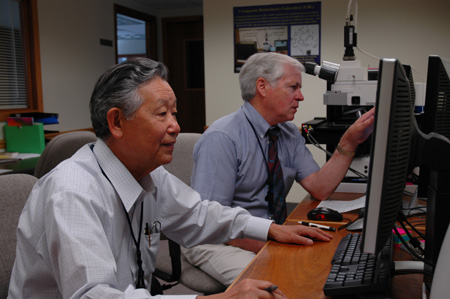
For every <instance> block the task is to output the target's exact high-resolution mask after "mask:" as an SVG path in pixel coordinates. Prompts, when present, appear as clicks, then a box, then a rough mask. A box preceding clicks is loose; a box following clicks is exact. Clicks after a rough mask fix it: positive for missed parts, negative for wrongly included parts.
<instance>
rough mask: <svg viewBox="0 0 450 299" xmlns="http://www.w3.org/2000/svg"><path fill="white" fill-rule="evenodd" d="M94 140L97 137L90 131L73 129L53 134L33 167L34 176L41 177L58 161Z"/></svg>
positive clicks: (68, 156)
mask: <svg viewBox="0 0 450 299" xmlns="http://www.w3.org/2000/svg"><path fill="white" fill-rule="evenodd" d="M96 140H97V137H96V136H95V134H94V133H93V132H90V131H74V132H67V133H62V134H59V135H57V136H55V137H54V138H53V139H52V140H50V142H49V143H48V144H47V145H46V146H45V149H44V151H43V152H42V155H41V156H40V158H39V160H38V162H37V164H36V168H35V169H34V176H35V177H37V178H41V177H43V176H44V175H45V174H47V172H49V171H50V170H52V169H53V168H54V167H55V166H56V165H58V164H59V163H60V162H62V161H63V160H65V159H68V158H70V157H71V156H72V155H73V154H74V153H75V152H76V151H77V150H79V149H80V148H81V147H82V146H83V145H85V144H86V143H89V142H95V141H96Z"/></svg>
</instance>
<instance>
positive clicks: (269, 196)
mask: <svg viewBox="0 0 450 299" xmlns="http://www.w3.org/2000/svg"><path fill="white" fill-rule="evenodd" d="M244 116H245V118H246V119H247V121H248V123H249V124H250V127H252V130H253V133H254V134H255V137H256V141H258V145H259V149H260V150H261V154H262V156H263V158H264V162H265V164H266V169H267V181H266V183H265V184H267V185H268V186H269V190H268V191H267V195H266V198H265V200H266V201H267V202H268V204H269V210H268V211H267V216H268V217H269V219H270V220H273V219H274V218H275V217H274V215H275V212H274V207H273V190H271V189H272V187H271V185H272V184H269V180H270V172H269V162H268V161H267V159H266V154H265V153H264V150H263V147H262V145H261V142H260V140H259V135H258V133H257V132H256V129H255V127H254V126H253V124H252V122H251V121H250V120H249V119H248V117H247V115H246V114H245V113H244Z"/></svg>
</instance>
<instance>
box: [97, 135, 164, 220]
mask: <svg viewBox="0 0 450 299" xmlns="http://www.w3.org/2000/svg"><path fill="white" fill-rule="evenodd" d="M94 154H95V156H96V158H97V161H98V163H99V165H100V167H101V168H102V169H103V172H104V173H105V175H106V177H107V178H108V179H109V181H110V182H111V184H112V186H113V187H114V189H115V190H116V192H117V194H118V195H119V197H120V200H121V201H122V203H123V205H124V206H125V209H126V210H127V212H129V211H130V209H131V208H132V207H133V205H134V204H135V203H136V201H137V200H138V199H139V197H140V195H141V194H142V193H144V192H149V193H152V192H154V190H155V186H154V184H153V180H152V178H151V176H150V175H147V176H145V177H144V178H142V179H141V181H140V182H138V181H136V179H135V178H134V177H133V176H132V175H131V173H130V172H129V171H128V169H127V168H126V167H125V165H123V164H122V162H121V161H120V160H119V159H118V158H117V157H116V155H114V153H113V152H112V151H111V149H110V148H109V147H108V146H107V145H106V144H105V142H104V141H103V140H101V139H99V140H97V143H96V144H95V146H94Z"/></svg>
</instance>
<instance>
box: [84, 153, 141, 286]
mask: <svg viewBox="0 0 450 299" xmlns="http://www.w3.org/2000/svg"><path fill="white" fill-rule="evenodd" d="M91 150H92V151H94V145H92V146H91ZM97 163H98V161H97ZM98 166H99V167H100V170H101V171H102V173H103V175H104V176H105V178H106V179H107V180H108V182H109V183H110V184H111V186H112V187H113V188H114V190H115V189H116V188H115V187H114V185H113V184H112V183H111V181H110V179H109V178H108V176H107V175H106V173H105V172H104V171H103V168H102V167H101V166H100V163H98ZM116 192H117V191H116ZM121 203H122V207H123V210H124V212H125V215H126V217H127V222H128V227H129V228H130V232H131V237H132V238H133V241H134V244H135V245H136V264H137V266H138V273H137V278H136V282H135V285H136V289H144V288H145V280H144V276H145V273H144V269H142V257H141V246H140V245H141V235H142V218H143V214H144V201H142V202H141V217H140V219H139V235H138V238H137V240H136V237H135V236H134V232H133V226H132V224H131V219H130V215H128V212H127V210H126V209H125V206H124V205H123V202H122V201H121Z"/></svg>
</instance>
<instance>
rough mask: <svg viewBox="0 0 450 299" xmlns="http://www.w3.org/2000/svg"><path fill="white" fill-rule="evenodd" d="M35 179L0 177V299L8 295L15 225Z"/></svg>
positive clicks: (15, 176) (12, 263) (14, 243)
mask: <svg viewBox="0 0 450 299" xmlns="http://www.w3.org/2000/svg"><path fill="white" fill-rule="evenodd" d="M36 181H37V178H36V177H34V176H32V175H29V174H24V173H22V174H6V175H0V199H1V205H0V240H1V245H0V299H2V298H6V297H7V295H8V287H9V280H10V277H11V271H12V268H13V265H14V260H15V257H16V242H17V236H16V230H17V223H18V222H19V217H20V214H21V212H22V209H23V207H24V205H25V202H26V201H27V199H28V195H29V194H30V191H31V189H32V188H33V186H34V184H35V183H36Z"/></svg>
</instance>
